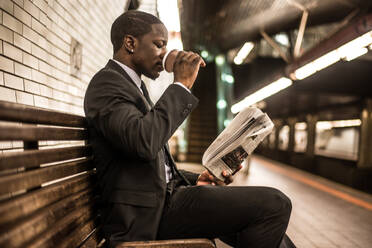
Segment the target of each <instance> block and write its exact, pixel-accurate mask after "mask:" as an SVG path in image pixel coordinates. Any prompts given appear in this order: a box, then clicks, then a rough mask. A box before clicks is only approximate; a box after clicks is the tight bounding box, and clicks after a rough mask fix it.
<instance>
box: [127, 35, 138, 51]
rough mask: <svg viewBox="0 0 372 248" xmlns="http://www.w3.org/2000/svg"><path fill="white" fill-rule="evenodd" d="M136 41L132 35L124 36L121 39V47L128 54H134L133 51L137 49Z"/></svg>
mask: <svg viewBox="0 0 372 248" xmlns="http://www.w3.org/2000/svg"><path fill="white" fill-rule="evenodd" d="M137 42H138V41H137V39H136V37H134V36H132V35H126V36H124V38H123V47H124V48H125V50H126V51H127V52H128V53H134V50H135V49H136V47H137Z"/></svg>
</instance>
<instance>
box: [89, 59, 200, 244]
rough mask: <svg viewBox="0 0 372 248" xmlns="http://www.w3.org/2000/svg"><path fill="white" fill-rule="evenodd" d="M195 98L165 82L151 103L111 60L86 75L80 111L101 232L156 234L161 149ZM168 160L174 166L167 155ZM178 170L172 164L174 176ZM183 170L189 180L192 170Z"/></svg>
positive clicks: (162, 189) (127, 236)
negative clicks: (87, 136)
mask: <svg viewBox="0 0 372 248" xmlns="http://www.w3.org/2000/svg"><path fill="white" fill-rule="evenodd" d="M197 102H198V100H197V99H196V98H195V97H194V96H193V95H192V94H190V93H189V92H187V91H186V90H185V89H183V88H182V87H181V86H179V85H170V86H169V87H168V88H167V89H166V91H165V92H164V94H163V95H162V96H161V98H160V99H159V100H158V102H157V103H156V104H155V105H154V106H153V108H151V107H150V105H149V104H148V102H147V101H146V99H145V97H144V96H143V94H142V93H141V92H140V90H139V89H138V87H137V86H136V85H135V83H134V82H133V81H132V80H131V78H130V77H129V76H128V74H127V73H126V72H125V71H124V70H123V69H122V68H121V67H120V66H119V65H118V64H117V63H116V62H114V61H112V60H110V61H109V62H108V63H107V65H106V66H105V67H104V68H103V69H101V70H100V71H99V72H98V73H97V74H95V76H94V77H93V78H92V80H91V81H90V83H89V86H88V89H87V91H86V95H85V99H84V111H85V115H86V118H87V121H88V128H89V134H90V143H91V144H92V147H93V153H94V163H95V165H96V168H97V174H98V183H99V186H100V190H101V201H102V209H103V219H104V231H105V233H106V236H107V237H106V238H108V239H114V240H119V241H131V240H152V239H156V234H157V229H158V225H159V221H160V218H161V214H162V211H163V207H164V202H165V195H166V181H165V168H164V154H168V151H167V150H166V151H165V153H164V152H163V149H164V146H165V145H166V143H167V141H168V139H169V138H170V137H171V135H172V134H173V133H174V132H175V130H176V129H177V128H178V126H180V125H181V123H182V122H183V121H184V120H185V118H186V117H187V116H188V115H189V113H190V112H191V111H192V109H194V108H195V107H196V105H197ZM170 164H171V166H174V167H175V165H174V161H173V160H172V159H170ZM183 176H184V175H183V174H182V173H181V172H179V171H177V170H176V174H175V177H179V178H183ZM189 176H190V177H191V178H189V179H191V181H193V182H195V180H196V177H195V175H191V174H190V175H189ZM118 232H119V233H118ZM111 236H115V237H111Z"/></svg>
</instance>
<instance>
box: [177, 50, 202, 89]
mask: <svg viewBox="0 0 372 248" xmlns="http://www.w3.org/2000/svg"><path fill="white" fill-rule="evenodd" d="M200 66H202V67H205V62H204V60H203V59H202V58H201V57H200V56H199V55H198V54H196V53H193V52H185V51H180V52H178V54H177V57H176V60H175V62H174V65H173V72H174V82H180V83H182V84H183V85H185V86H186V87H187V88H188V89H191V87H192V86H193V84H194V82H195V79H196V77H197V76H198V72H199V68H200Z"/></svg>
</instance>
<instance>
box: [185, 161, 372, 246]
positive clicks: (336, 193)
mask: <svg viewBox="0 0 372 248" xmlns="http://www.w3.org/2000/svg"><path fill="white" fill-rule="evenodd" d="M179 167H182V168H185V169H189V170H192V171H200V170H202V168H201V166H200V165H198V164H187V163H181V164H179ZM233 185H252V186H253V185H255V186H258V185H259V186H271V187H275V188H277V189H280V190H281V191H283V192H284V193H285V194H286V195H288V196H289V198H290V199H291V200H292V205H293V210H292V215H291V219H290V223H289V226H288V229H287V234H288V235H289V236H290V238H291V239H292V240H293V242H294V243H295V244H296V246H297V247H299V248H333V247H342V248H351V247H353V248H359V247H360V248H371V247H372V195H369V194H366V193H363V192H360V191H356V190H354V189H351V188H349V187H345V186H343V185H340V184H337V183H334V182H331V181H329V180H326V179H324V178H321V177H318V176H315V175H312V174H310V173H307V172H304V171H301V170H298V169H295V168H293V167H290V166H288V165H285V164H282V163H279V162H276V161H273V160H269V159H266V158H264V157H260V156H253V157H252V160H251V163H250V168H249V173H245V172H244V171H242V172H239V173H238V174H237V175H236V178H235V181H234V183H233ZM217 245H218V247H220V248H224V247H229V246H226V245H224V244H222V243H220V242H218V243H217Z"/></svg>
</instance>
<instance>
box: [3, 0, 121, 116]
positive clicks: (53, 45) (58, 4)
mask: <svg viewBox="0 0 372 248" xmlns="http://www.w3.org/2000/svg"><path fill="white" fill-rule="evenodd" d="M126 2H127V0H110V1H101V0H0V8H1V10H0V100H3V101H10V102H17V103H22V104H27V105H32V106H37V107H42V108H49V109H54V110H59V111H64V112H70V113H75V114H80V115H83V109H82V104H83V97H84V92H85V89H86V87H87V84H88V83H89V80H90V79H91V77H92V76H93V74H94V73H95V72H96V71H98V70H99V69H100V68H101V67H102V66H104V65H105V63H106V62H107V60H108V59H109V58H111V57H112V46H111V42H110V27H111V23H112V22H113V20H114V19H115V18H116V17H117V16H118V15H120V14H121V13H122V12H123V11H124V8H125V6H126ZM72 38H74V39H76V40H77V41H79V42H80V43H81V44H82V46H83V59H82V69H81V73H80V74H79V76H78V77H74V76H72V75H71V74H70V44H71V40H72Z"/></svg>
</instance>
